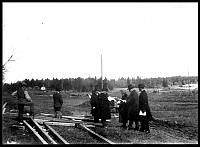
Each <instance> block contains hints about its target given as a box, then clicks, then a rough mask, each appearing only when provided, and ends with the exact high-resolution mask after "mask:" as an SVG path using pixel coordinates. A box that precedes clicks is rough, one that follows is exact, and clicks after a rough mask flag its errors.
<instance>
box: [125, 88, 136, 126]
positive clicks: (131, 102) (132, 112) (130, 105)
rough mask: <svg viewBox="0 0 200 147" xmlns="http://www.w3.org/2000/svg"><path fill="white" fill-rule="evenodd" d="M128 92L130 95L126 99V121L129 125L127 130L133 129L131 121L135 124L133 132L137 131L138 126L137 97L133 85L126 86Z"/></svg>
mask: <svg viewBox="0 0 200 147" xmlns="http://www.w3.org/2000/svg"><path fill="white" fill-rule="evenodd" d="M128 90H129V91H130V94H129V96H128V98H127V109H128V120H129V125H128V129H129V130H131V129H133V127H132V125H133V121H134V122H135V128H134V130H139V124H138V118H139V97H138V94H137V92H136V90H135V89H134V86H133V85H131V84H130V85H129V86H128Z"/></svg>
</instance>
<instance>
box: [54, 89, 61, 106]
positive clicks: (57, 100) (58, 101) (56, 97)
mask: <svg viewBox="0 0 200 147" xmlns="http://www.w3.org/2000/svg"><path fill="white" fill-rule="evenodd" d="M53 101H54V107H58V108H61V107H62V104H63V99H62V95H61V94H60V93H58V92H55V93H54V94H53Z"/></svg>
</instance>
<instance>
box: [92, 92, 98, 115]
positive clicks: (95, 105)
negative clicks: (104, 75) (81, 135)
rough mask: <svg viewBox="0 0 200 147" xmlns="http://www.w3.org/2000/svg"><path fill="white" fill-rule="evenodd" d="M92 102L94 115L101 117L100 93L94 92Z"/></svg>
mask: <svg viewBox="0 0 200 147" xmlns="http://www.w3.org/2000/svg"><path fill="white" fill-rule="evenodd" d="M90 104H91V107H92V109H91V114H92V116H95V117H98V118H100V110H99V109H100V108H99V100H98V95H96V94H95V92H93V93H92V96H91V99H90ZM93 107H94V108H93Z"/></svg>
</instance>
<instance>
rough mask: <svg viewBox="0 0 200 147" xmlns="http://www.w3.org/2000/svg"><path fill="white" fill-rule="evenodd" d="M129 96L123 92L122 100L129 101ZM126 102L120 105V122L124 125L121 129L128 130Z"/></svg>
mask: <svg viewBox="0 0 200 147" xmlns="http://www.w3.org/2000/svg"><path fill="white" fill-rule="evenodd" d="M127 97H128V95H127V94H126V93H125V92H123V91H122V98H121V99H122V100H125V101H126V100H127ZM125 101H120V103H119V122H120V123H123V124H122V126H121V127H123V128H126V123H127V113H128V112H127V104H126V102H125Z"/></svg>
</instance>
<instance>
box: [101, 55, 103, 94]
mask: <svg viewBox="0 0 200 147" xmlns="http://www.w3.org/2000/svg"><path fill="white" fill-rule="evenodd" d="M101 90H103V61H102V54H101Z"/></svg>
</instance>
